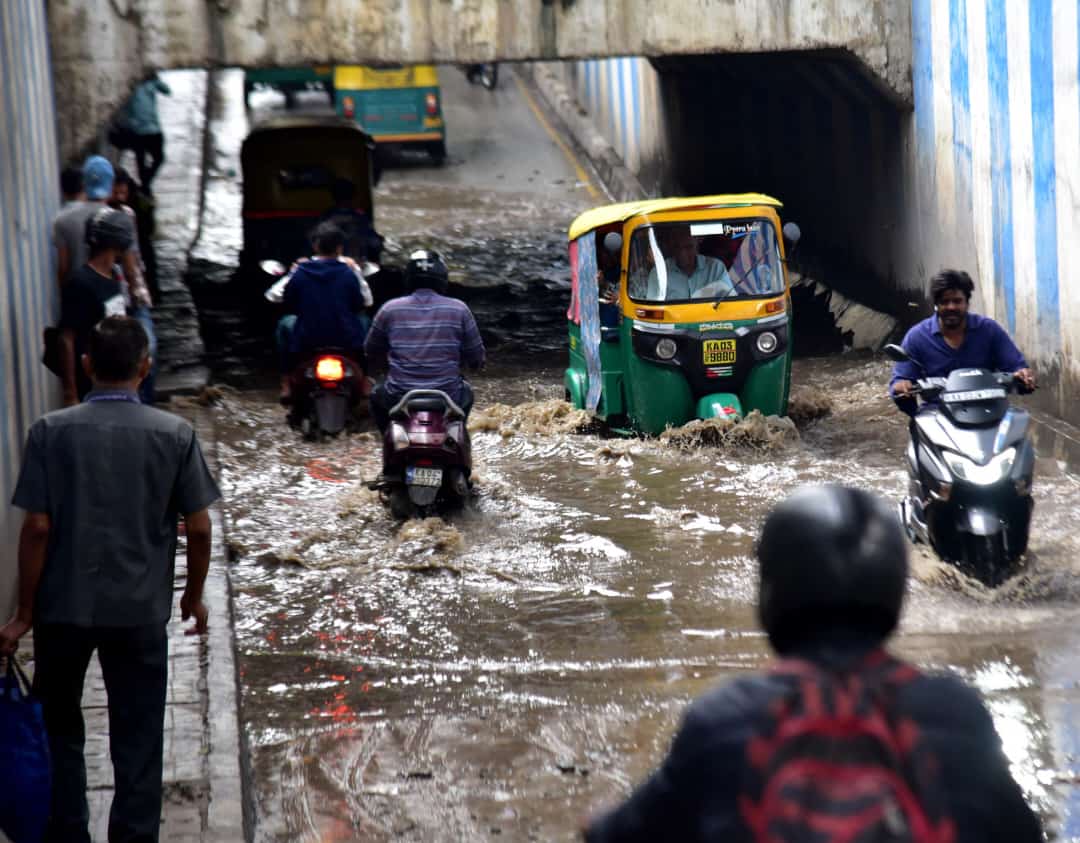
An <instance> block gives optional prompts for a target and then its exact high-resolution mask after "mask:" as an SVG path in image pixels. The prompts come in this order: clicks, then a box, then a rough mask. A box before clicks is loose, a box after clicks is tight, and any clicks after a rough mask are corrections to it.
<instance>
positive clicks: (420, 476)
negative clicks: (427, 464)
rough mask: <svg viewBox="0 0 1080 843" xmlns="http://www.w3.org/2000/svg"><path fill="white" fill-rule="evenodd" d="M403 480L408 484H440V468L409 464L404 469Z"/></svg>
mask: <svg viewBox="0 0 1080 843" xmlns="http://www.w3.org/2000/svg"><path fill="white" fill-rule="evenodd" d="M405 482H406V483H407V484H409V485H410V486H441V485H442V469H441V468H418V467H417V466H413V465H410V466H409V467H408V468H406V469H405Z"/></svg>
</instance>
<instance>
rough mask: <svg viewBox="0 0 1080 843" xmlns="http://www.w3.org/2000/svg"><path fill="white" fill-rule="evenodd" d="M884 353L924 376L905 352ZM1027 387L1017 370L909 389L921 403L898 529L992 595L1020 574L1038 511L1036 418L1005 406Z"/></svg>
mask: <svg viewBox="0 0 1080 843" xmlns="http://www.w3.org/2000/svg"><path fill="white" fill-rule="evenodd" d="M885 353H886V354H887V355H888V356H889V357H890V358H891V359H892V360H894V361H897V362H913V363H914V364H915V365H916V366H918V367H919V368H920V369H923V372H924V373H925V369H924V368H923V367H922V365H921V364H920V363H919V362H918V361H917V360H913V359H912V358H911V357H910V356H909V355H908V354H907V352H905V351H904V349H903V348H901V347H900V346H898V345H887V346H885ZM1022 389H1023V387H1022V385H1021V384H1020V383H1019V381H1017V380H1016V378H1015V377H1014V375H1013V374H1012V373H1011V372H992V371H990V370H988V369H958V370H956V371H954V372H952V373H951V374H949V376H948V377H947V378H940V377H935V378H931V377H923V378H921V379H919V380H917V381H916V382H915V388H914V391H913V392H914V394H915V395H918V396H919V397H920V398H921V399H922V401H923V402H924V403H923V404H922V406H921V407H920V408H919V412H918V414H917V415H916V416H915V418H914V419H913V420H912V422H911V437H910V439H909V442H908V447H907V468H908V475H909V482H908V494H907V496H906V497H905V498H904V499H903V501H902V502H901V504H900V517H901V521H902V523H903V525H904V528H905V530H906V531H907V533H908V537H909V538H910V539H911V540H912V541H913V542H924V543H926V544H928V545H930V546H931V547H932V548H933V549H934V551H935V552H936V553H937V554H938V556H940V557H941V558H942V559H943V560H945V561H948V562H952V563H954V564H956V565H957V566H958V567H960V568H961V569H962V570H964V571H965V572H967V573H969V574H971V575H973V576H974V577H976V578H977V579H979V580H980V581H981V582H983V583H984V584H985V585H987V586H990V587H994V586H997V585H1000V584H1001V583H1002V582H1004V581H1005V580H1006V579H1007V578H1008V577H1009V576H1011V575H1012V574H1014V573H1015V572H1016V569H1017V567H1018V566H1017V563H1018V562H1019V560H1020V557H1021V556H1022V555H1023V554H1024V551H1025V550H1027V544H1028V534H1029V529H1030V526H1031V513H1032V509H1033V508H1034V502H1033V500H1032V497H1031V487H1032V480H1033V476H1034V472H1035V448H1034V446H1033V445H1032V444H1031V440H1030V439H1029V438H1028V428H1029V426H1030V422H1031V417H1030V415H1029V414H1028V412H1027V411H1026V410H1021V409H1018V408H1015V407H1012V406H1010V404H1009V400H1008V395H1009V394H1010V393H1011V392H1013V391H1022Z"/></svg>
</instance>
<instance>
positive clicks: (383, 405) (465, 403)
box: [368, 380, 474, 433]
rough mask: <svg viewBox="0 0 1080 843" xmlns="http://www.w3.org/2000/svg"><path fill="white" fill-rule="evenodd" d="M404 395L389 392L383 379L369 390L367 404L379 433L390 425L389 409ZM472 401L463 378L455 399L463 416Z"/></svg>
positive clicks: (470, 389) (402, 393)
mask: <svg viewBox="0 0 1080 843" xmlns="http://www.w3.org/2000/svg"><path fill="white" fill-rule="evenodd" d="M404 397H405V393H404V392H391V391H390V390H388V389H387V388H386V381H383V382H382V383H380V384H379V385H378V386H377V387H375V388H374V389H373V390H371V397H370V398H369V399H368V406H369V407H370V408H371V417H372V418H373V419H374V420H375V426H376V427H377V428H379V432H380V433H386V428H387V427H389V425H390V411H391V410H392V409H394V405H395V404H397V402H398V401H400V400H401V399H402V398H404ZM450 397H451V398H454V399H455V400H457V398H456V396H454V395H451V396H450ZM473 401H474V396H473V391H472V387H471V386H469V382H468V381H466V380H463V381H462V382H461V399H460V400H458V401H457V405H458V406H459V407H461V409H462V410H464V411H465V418H468V417H469V411H470V410H471V409H472V405H473Z"/></svg>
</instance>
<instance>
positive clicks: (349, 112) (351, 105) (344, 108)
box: [341, 97, 356, 117]
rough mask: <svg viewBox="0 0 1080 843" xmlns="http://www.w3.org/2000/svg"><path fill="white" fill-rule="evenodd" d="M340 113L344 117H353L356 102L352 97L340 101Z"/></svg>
mask: <svg viewBox="0 0 1080 843" xmlns="http://www.w3.org/2000/svg"><path fill="white" fill-rule="evenodd" d="M341 112H342V114H344V115H345V116H346V117H355V116H356V100H354V99H353V98H352V97H345V99H343V100H342V101H341Z"/></svg>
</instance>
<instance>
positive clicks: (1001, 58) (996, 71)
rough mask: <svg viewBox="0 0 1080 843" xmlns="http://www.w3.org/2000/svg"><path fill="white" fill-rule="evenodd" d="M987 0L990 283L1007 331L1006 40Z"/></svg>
mask: <svg viewBox="0 0 1080 843" xmlns="http://www.w3.org/2000/svg"><path fill="white" fill-rule="evenodd" d="M1006 2H1008V0H987V4H986V53H987V56H986V58H987V64H988V69H989V77H990V174H991V187H990V195H991V204H992V206H993V211H992V216H993V231H994V283H995V285H996V286H997V288H998V290H999V293H1000V295H999V298H1000V299H1002V300H1003V301H1004V302H1005V321H1006V324H1007V325H1008V328H1009V332H1010V333H1015V332H1016V264H1015V256H1014V254H1013V193H1012V144H1011V141H1010V139H1009V39H1008V32H1007V31H1006V20H1005V3H1006Z"/></svg>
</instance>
